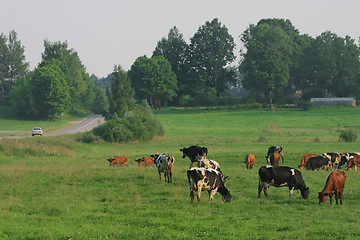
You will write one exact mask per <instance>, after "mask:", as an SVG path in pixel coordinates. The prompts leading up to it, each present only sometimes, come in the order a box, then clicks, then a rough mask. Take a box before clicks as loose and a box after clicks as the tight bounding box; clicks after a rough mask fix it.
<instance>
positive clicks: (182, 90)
mask: <svg viewBox="0 0 360 240" xmlns="http://www.w3.org/2000/svg"><path fill="white" fill-rule="evenodd" d="M187 48H188V45H187V43H186V42H185V40H184V39H183V35H182V34H181V33H180V32H179V30H178V29H177V28H176V27H173V28H172V29H170V32H169V34H168V36H167V39H166V38H162V39H161V40H160V41H159V42H158V43H157V45H156V48H155V50H154V52H153V55H152V56H153V57H155V56H164V57H165V58H166V59H167V60H168V61H169V62H170V64H171V69H172V71H173V72H174V73H175V75H176V77H177V82H178V87H179V91H178V96H179V95H184V94H186V93H187V89H188V87H189V85H190V84H191V82H189V77H188V69H187V66H186V58H187Z"/></svg>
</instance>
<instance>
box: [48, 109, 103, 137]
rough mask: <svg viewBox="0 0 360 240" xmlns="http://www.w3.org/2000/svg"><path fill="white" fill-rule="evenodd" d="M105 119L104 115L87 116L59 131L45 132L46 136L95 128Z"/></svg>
mask: <svg viewBox="0 0 360 240" xmlns="http://www.w3.org/2000/svg"><path fill="white" fill-rule="evenodd" d="M104 121H105V119H104V117H103V116H102V115H99V114H96V115H90V116H88V117H87V118H85V119H83V120H81V121H80V122H77V123H76V124H74V125H72V126H71V127H68V128H64V129H61V130H60V131H58V132H55V133H50V134H44V136H59V135H65V134H73V133H79V132H87V131H90V130H91V129H93V128H94V127H97V126H99V125H100V124H102V123H104Z"/></svg>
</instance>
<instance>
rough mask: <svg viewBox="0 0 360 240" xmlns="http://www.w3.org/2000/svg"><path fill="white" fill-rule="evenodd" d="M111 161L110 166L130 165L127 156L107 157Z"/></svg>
mask: <svg viewBox="0 0 360 240" xmlns="http://www.w3.org/2000/svg"><path fill="white" fill-rule="evenodd" d="M107 160H108V161H109V162H110V166H112V167H114V165H116V166H117V167H120V166H123V165H125V166H128V164H127V157H126V156H115V157H113V158H109V159H107Z"/></svg>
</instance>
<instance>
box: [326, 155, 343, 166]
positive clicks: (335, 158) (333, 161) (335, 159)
mask: <svg viewBox="0 0 360 240" xmlns="http://www.w3.org/2000/svg"><path fill="white" fill-rule="evenodd" d="M322 156H325V157H328V158H329V157H330V160H331V165H336V166H339V163H340V160H341V155H340V153H335V152H332V153H323V154H322Z"/></svg>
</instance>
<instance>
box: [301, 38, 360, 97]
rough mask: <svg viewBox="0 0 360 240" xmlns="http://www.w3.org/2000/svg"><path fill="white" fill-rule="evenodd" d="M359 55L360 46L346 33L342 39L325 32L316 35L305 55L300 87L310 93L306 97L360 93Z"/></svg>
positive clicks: (354, 94)
mask: <svg viewBox="0 0 360 240" xmlns="http://www.w3.org/2000/svg"><path fill="white" fill-rule="evenodd" d="M359 56H360V51H359V48H358V47H357V46H356V44H355V40H354V39H351V38H350V37H349V36H346V37H345V38H341V37H339V36H337V35H336V34H335V33H331V32H329V31H326V32H324V33H322V34H321V35H320V36H318V37H316V39H314V40H313V41H312V42H311V45H310V46H309V48H308V49H307V51H306V55H305V57H304V59H305V60H304V72H306V75H305V77H304V79H303V81H302V82H301V86H302V87H303V89H304V90H305V91H306V90H307V91H308V92H310V94H308V97H311V95H312V96H313V97H322V96H336V97H344V96H351V95H352V96H359V90H360V89H359V84H358V76H359V72H360V62H359ZM315 90H316V91H315ZM315 93H316V95H314V94H315Z"/></svg>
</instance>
